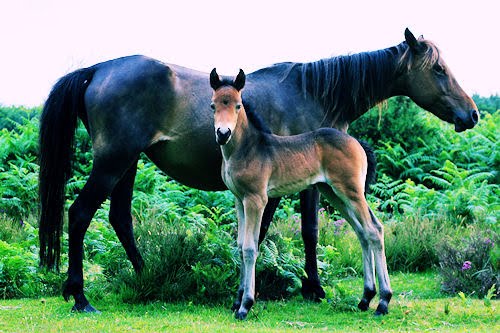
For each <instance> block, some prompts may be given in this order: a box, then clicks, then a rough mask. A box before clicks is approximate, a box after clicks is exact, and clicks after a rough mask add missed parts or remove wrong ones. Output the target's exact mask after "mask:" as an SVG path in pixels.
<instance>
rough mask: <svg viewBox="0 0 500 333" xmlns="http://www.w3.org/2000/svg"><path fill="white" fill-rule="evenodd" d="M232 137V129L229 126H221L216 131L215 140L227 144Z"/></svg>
mask: <svg viewBox="0 0 500 333" xmlns="http://www.w3.org/2000/svg"><path fill="white" fill-rule="evenodd" d="M230 138H231V130H230V129H229V128H225V129H221V128H220V127H219V128H218V129H217V130H216V131H215V140H216V141H217V143H218V144H220V145H221V146H222V145H225V144H226V143H228V141H229V139H230Z"/></svg>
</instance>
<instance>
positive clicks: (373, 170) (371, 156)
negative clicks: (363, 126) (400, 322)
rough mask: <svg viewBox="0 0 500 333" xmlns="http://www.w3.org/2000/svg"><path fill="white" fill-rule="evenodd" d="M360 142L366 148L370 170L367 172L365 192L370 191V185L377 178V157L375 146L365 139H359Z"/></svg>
mask: <svg viewBox="0 0 500 333" xmlns="http://www.w3.org/2000/svg"><path fill="white" fill-rule="evenodd" d="M358 142H359V144H360V145H361V147H363V149H364V150H365V154H366V159H367V160H368V170H367V173H366V181H365V193H370V185H371V184H373V183H375V181H376V180H377V158H376V156H375V152H374V151H373V148H372V147H371V146H370V145H369V144H368V142H365V141H363V140H358Z"/></svg>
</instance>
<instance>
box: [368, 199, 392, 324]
mask: <svg viewBox="0 0 500 333" xmlns="http://www.w3.org/2000/svg"><path fill="white" fill-rule="evenodd" d="M368 210H369V213H370V219H369V223H371V225H372V226H373V229H371V233H370V235H371V237H370V246H371V248H372V251H373V254H374V257H375V267H376V270H377V277H378V286H379V289H380V302H379V304H378V306H377V310H376V311H375V315H383V314H387V313H388V312H389V309H388V306H389V302H390V301H391V298H392V289H391V283H390V280H389V272H388V270H387V260H386V257H385V246H384V227H383V226H382V224H381V223H380V221H379V220H378V219H377V218H376V217H375V215H374V214H373V212H372V210H371V209H370V208H369V207H368Z"/></svg>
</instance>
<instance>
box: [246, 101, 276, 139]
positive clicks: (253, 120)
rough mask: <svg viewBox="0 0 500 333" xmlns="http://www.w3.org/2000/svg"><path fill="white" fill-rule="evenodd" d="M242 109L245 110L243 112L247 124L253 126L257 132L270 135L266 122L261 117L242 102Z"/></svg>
mask: <svg viewBox="0 0 500 333" xmlns="http://www.w3.org/2000/svg"><path fill="white" fill-rule="evenodd" d="M243 107H244V108H245V112H246V114H247V118H248V122H249V123H250V124H252V125H253V127H255V128H256V129H257V130H258V131H259V132H262V133H266V134H272V131H271V129H270V128H269V126H267V124H266V122H265V121H264V119H262V117H261V116H260V115H259V114H258V113H257V112H255V111H254V110H253V109H252V108H251V107H250V105H249V104H248V103H246V102H245V101H243Z"/></svg>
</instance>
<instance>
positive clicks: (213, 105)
mask: <svg viewBox="0 0 500 333" xmlns="http://www.w3.org/2000/svg"><path fill="white" fill-rule="evenodd" d="M210 108H211V109H212V110H214V111H215V104H214V103H212V104H210Z"/></svg>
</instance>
